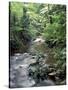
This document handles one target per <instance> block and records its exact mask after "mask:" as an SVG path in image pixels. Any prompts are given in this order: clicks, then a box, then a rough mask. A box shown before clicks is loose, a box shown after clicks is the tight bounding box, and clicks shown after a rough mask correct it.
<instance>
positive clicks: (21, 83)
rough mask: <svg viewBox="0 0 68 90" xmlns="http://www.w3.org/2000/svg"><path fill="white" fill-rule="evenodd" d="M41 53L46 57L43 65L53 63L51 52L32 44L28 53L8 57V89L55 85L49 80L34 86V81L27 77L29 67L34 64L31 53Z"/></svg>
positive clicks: (45, 47) (33, 56) (43, 46)
mask: <svg viewBox="0 0 68 90" xmlns="http://www.w3.org/2000/svg"><path fill="white" fill-rule="evenodd" d="M39 52H42V53H44V54H45V55H46V57H45V58H44V61H45V64H49V63H53V62H54V61H53V57H52V55H51V50H50V49H49V48H47V46H46V45H44V44H37V43H36V44H34V43H33V44H32V45H31V47H30V49H29V52H28V53H23V54H21V53H16V54H14V55H13V56H10V76H9V77H10V80H9V83H10V87H11V88H21V87H33V86H49V85H55V84H54V82H53V81H51V80H49V79H48V80H44V81H41V82H40V83H38V84H36V82H35V80H34V79H33V78H32V77H30V76H29V70H28V68H29V65H30V64H33V63H36V57H35V55H33V53H39Z"/></svg>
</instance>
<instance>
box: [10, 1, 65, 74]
mask: <svg viewBox="0 0 68 90" xmlns="http://www.w3.org/2000/svg"><path fill="white" fill-rule="evenodd" d="M9 5H10V10H9V11H10V12H9V13H10V50H11V54H12V53H15V52H26V51H27V49H28V46H29V43H30V42H31V41H32V40H34V39H36V38H37V37H38V36H42V37H43V38H44V39H45V43H46V44H47V46H48V47H49V48H51V49H52V54H53V56H54V60H55V61H56V64H57V66H56V67H57V68H56V70H58V69H61V70H63V72H64V73H65V72H66V71H65V70H66V64H65V63H66V6H65V5H52V4H51V5H50V4H40V3H39V4H37V3H34V4H33V3H19V2H11V3H10V4H9Z"/></svg>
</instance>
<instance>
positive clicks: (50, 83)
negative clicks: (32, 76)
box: [37, 80, 55, 87]
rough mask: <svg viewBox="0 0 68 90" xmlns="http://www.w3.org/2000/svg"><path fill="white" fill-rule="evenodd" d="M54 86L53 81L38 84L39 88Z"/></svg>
mask: <svg viewBox="0 0 68 90" xmlns="http://www.w3.org/2000/svg"><path fill="white" fill-rule="evenodd" d="M52 85H55V84H54V82H53V81H51V80H44V81H42V82H40V83H38V84H37V87H38V86H52Z"/></svg>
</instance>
